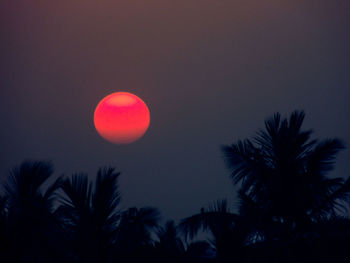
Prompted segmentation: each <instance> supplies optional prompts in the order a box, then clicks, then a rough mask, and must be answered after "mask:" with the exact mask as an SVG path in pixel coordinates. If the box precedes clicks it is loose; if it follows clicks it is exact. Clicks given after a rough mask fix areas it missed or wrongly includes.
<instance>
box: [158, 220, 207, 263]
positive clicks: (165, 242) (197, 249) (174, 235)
mask: <svg viewBox="0 0 350 263" xmlns="http://www.w3.org/2000/svg"><path fill="white" fill-rule="evenodd" d="M179 234H180V233H179V227H177V226H176V225H175V223H174V221H173V220H169V221H167V222H166V224H165V226H164V227H161V228H160V229H159V230H158V232H157V236H158V240H159V241H157V242H155V248H156V250H157V252H158V253H157V255H158V259H159V262H169V263H170V262H191V263H193V262H207V261H206V259H207V258H210V257H212V255H209V252H210V250H211V249H210V244H209V243H208V242H206V241H194V242H191V243H184V242H183V240H182V239H181V238H180V237H179Z"/></svg>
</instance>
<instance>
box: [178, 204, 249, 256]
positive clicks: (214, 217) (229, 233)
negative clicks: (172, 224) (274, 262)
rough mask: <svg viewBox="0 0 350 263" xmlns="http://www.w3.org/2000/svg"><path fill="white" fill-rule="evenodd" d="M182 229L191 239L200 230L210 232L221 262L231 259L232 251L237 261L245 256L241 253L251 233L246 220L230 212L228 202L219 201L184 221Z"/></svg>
mask: <svg viewBox="0 0 350 263" xmlns="http://www.w3.org/2000/svg"><path fill="white" fill-rule="evenodd" d="M180 227H181V229H182V231H183V233H184V234H185V236H186V237H189V238H191V239H192V238H193V237H194V236H195V235H196V234H197V233H198V231H200V230H204V231H209V232H210V233H211V234H212V235H213V237H214V239H213V240H212V241H211V243H212V245H213V247H215V250H216V257H217V259H218V261H219V262H224V261H225V260H226V259H229V258H230V255H232V249H234V251H236V253H235V254H234V255H235V257H236V259H238V258H240V257H241V256H243V255H241V254H240V253H243V250H244V245H245V243H246V242H247V239H248V238H249V231H250V230H248V228H247V226H246V225H245V224H244V220H242V218H241V217H240V216H239V215H237V214H234V213H232V212H231V211H230V210H229V208H228V206H227V201H226V200H221V201H217V202H216V203H214V205H212V206H209V207H208V208H207V209H204V208H202V209H201V212H200V213H199V214H195V215H193V216H191V217H188V218H185V219H183V220H182V221H181V223H180Z"/></svg>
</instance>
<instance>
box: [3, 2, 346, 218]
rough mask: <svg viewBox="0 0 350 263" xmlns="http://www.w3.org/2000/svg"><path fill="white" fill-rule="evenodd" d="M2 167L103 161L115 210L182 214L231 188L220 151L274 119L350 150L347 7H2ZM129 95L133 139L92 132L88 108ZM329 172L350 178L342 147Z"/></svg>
mask: <svg viewBox="0 0 350 263" xmlns="http://www.w3.org/2000/svg"><path fill="white" fill-rule="evenodd" d="M0 30H1V31H0V32H1V39H0V47H1V49H0V69H1V71H0V72H1V75H0V118H1V130H0V172H1V178H2V180H3V178H5V177H6V175H7V172H8V170H9V169H10V168H11V167H13V166H14V165H16V164H19V163H20V162H21V161H23V160H25V159H28V158H29V159H38V160H40V159H50V160H52V161H53V162H54V164H55V168H56V169H55V170H56V175H60V174H66V175H69V174H71V173H73V172H87V173H89V174H90V175H91V177H92V178H93V176H94V175H95V174H96V171H97V169H98V168H99V167H101V166H104V165H112V166H115V167H117V169H118V170H120V171H121V172H122V176H121V178H120V188H121V192H122V195H123V206H125V207H128V206H133V205H136V206H142V205H153V206H157V207H158V208H160V210H161V211H162V213H163V215H164V217H166V218H175V219H179V218H183V217H185V216H189V215H191V214H193V213H195V212H197V211H199V209H200V207H202V206H205V205H207V204H209V203H211V202H212V201H214V200H216V199H221V198H224V197H227V198H229V200H230V201H231V203H232V204H234V201H235V198H234V191H233V187H232V184H231V181H230V179H229V174H228V172H227V170H226V169H225V166H224V162H223V160H222V155H221V152H220V146H221V145H223V144H229V143H232V142H235V141H236V140H237V139H243V138H246V137H249V136H252V135H253V134H254V132H255V131H256V130H258V129H259V128H262V127H263V121H264V119H265V118H266V117H269V116H271V115H272V114H273V113H274V112H276V111H280V112H281V113H283V114H285V113H290V112H291V111H293V110H294V109H304V110H305V111H306V114H307V116H306V120H305V127H311V128H313V129H314V130H315V136H316V137H319V138H327V137H339V138H342V139H343V140H344V141H345V142H347V144H348V146H350V124H349V115H350V106H349V95H350V33H349V32H350V1H348V0H324V1H323V0H306V1H305V0H304V1H301V0H300V1H298V0H297V1H296V0H285V1H283V0H273V1H272V0H266V1H261V0H239V1H237V0H229V1H228V0H227V1H226V0H216V1H214V0H210V1H209V0H207V1H201V0H176V1H170V0H147V1H139V0H137V1H136V0H135V1H134V0H123V1H119V0H118V1H116V0H113V1H112V0H109V1H108V0H94V1H92V0H75V1H72V0H69V1H68V0H65V1H44V0H40V1H39V0H37V1H30V0H4V1H1V3H0ZM116 91H128V92H132V93H134V94H136V95H138V96H139V97H141V98H142V99H143V100H144V101H145V102H146V103H147V105H148V106H149V109H150V112H151V125H150V128H149V130H148V132H147V133H146V135H145V136H144V137H143V138H142V139H141V140H140V141H138V142H136V143H134V144H130V145H124V146H118V145H113V144H110V143H108V142H106V141H104V140H103V139H102V138H100V137H99V135H98V134H97V132H96V131H95V129H94V126H93V112H94V109H95V107H96V105H97V103H98V102H99V100H100V99H102V98H103V97H104V96H106V95H108V94H109V93H112V92H116ZM338 160H339V161H338V166H337V167H338V169H337V170H336V171H335V172H334V174H336V175H339V176H340V175H342V176H347V175H349V171H350V169H349V162H350V150H346V151H344V152H343V154H341V155H340V156H339V159H338Z"/></svg>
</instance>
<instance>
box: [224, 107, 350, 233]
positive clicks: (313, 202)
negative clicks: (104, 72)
mask: <svg viewBox="0 0 350 263" xmlns="http://www.w3.org/2000/svg"><path fill="white" fill-rule="evenodd" d="M304 117H305V114H304V112H300V111H295V112H293V113H292V115H291V116H290V118H289V119H287V118H286V119H281V116H280V114H278V113H277V114H275V115H274V117H273V118H271V119H269V120H267V121H266V122H265V130H261V131H259V132H258V133H257V135H256V136H255V137H254V138H253V140H244V141H238V142H237V143H235V144H232V145H230V146H224V147H223V152H224V156H225V160H226V163H227V165H228V168H229V169H230V172H231V177H232V179H233V182H234V183H235V184H237V183H241V189H240V198H241V200H244V202H242V205H241V207H240V209H241V213H245V214H250V215H252V214H255V215H257V214H260V215H261V216H263V217H264V218H265V219H266V218H270V219H271V220H272V221H274V222H275V223H276V224H278V225H279V228H280V229H284V230H283V231H280V233H281V232H283V233H284V234H286V235H287V237H288V236H290V234H291V233H296V232H300V231H301V232H304V231H307V229H309V228H310V224H311V223H312V222H314V221H317V220H320V219H324V218H328V217H330V216H334V215H335V214H337V213H339V211H341V209H342V208H343V202H344V200H347V198H348V197H349V194H350V180H349V179H348V180H346V181H344V179H343V178H328V177H326V175H327V173H328V172H329V171H331V170H332V169H333V167H334V160H335V157H336V155H337V153H338V152H339V151H340V150H342V149H343V148H344V145H343V143H342V142H341V141H340V140H338V139H327V140H323V141H317V140H311V139H310V137H311V134H312V131H311V130H302V128H301V127H302V124H303V120H304ZM254 211H255V212H254ZM256 211H258V212H256ZM261 216H260V217H261Z"/></svg>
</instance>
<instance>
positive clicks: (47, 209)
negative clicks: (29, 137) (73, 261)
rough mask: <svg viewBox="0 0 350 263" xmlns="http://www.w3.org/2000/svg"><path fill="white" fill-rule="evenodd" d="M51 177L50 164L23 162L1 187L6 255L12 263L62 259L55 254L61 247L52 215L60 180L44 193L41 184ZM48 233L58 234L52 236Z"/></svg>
mask: <svg viewBox="0 0 350 263" xmlns="http://www.w3.org/2000/svg"><path fill="white" fill-rule="evenodd" d="M52 174H53V167H52V164H51V163H50V162H29V161H28V162H23V163H22V164H21V165H20V166H19V167H15V168H14V169H13V170H12V171H11V173H10V176H9V178H8V181H7V183H6V184H5V185H4V188H5V197H4V198H6V210H7V219H8V223H7V227H8V228H7V231H8V232H7V235H8V237H9V240H8V241H9V251H8V252H9V256H10V257H11V258H12V259H11V261H12V262H48V261H50V262H56V260H60V259H61V255H60V253H59V251H57V245H60V244H61V243H60V242H59V240H60V238H61V236H60V234H59V233H60V229H59V225H58V224H57V222H56V220H55V218H54V217H53V215H52V213H51V212H52V211H53V201H54V196H55V192H56V190H57V189H58V188H59V186H60V183H61V180H60V179H57V180H56V181H55V182H54V183H53V184H52V185H51V186H49V187H48V188H47V189H46V191H44V190H43V184H44V183H46V182H47V181H48V179H49V178H51V176H52ZM3 200H4V199H3ZM3 205H4V203H3ZM2 213H4V211H3V212H2ZM2 218H4V214H3V215H2ZM48 233H51V234H57V235H56V236H55V237H53V236H52V235H51V234H48Z"/></svg>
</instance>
